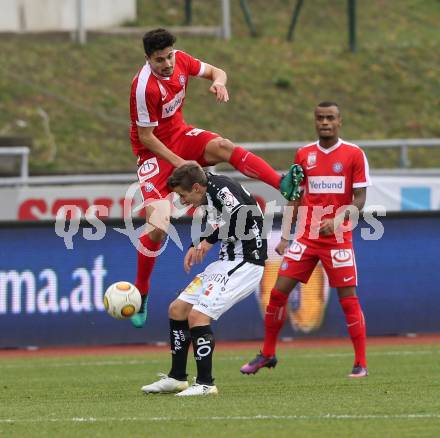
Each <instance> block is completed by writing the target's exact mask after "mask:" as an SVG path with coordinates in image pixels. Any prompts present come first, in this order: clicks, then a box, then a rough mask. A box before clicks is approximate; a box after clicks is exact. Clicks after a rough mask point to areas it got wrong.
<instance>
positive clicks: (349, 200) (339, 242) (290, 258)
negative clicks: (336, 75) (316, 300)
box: [240, 102, 371, 377]
mask: <svg viewBox="0 0 440 438" xmlns="http://www.w3.org/2000/svg"><path fill="white" fill-rule="evenodd" d="M341 122H342V119H341V115H340V112H339V108H338V105H337V104H336V103H334V102H322V103H320V104H319V105H318V106H317V107H316V109H315V126H316V131H317V133H318V136H319V141H318V142H316V143H312V144H309V145H307V146H304V147H303V148H301V149H299V150H298V152H297V155H296V158H295V163H296V164H298V165H300V166H301V167H302V168H303V170H304V180H303V183H302V185H301V189H302V197H301V199H299V200H297V201H293V202H290V203H289V205H290V206H291V207H293V209H292V208H291V209H290V212H291V215H290V217H288V215H287V214H285V217H284V218H283V226H282V237H281V240H280V242H279V244H278V245H277V247H276V249H275V250H276V251H277V252H278V254H280V255H283V254H284V258H283V261H282V264H281V266H280V269H279V271H278V277H277V280H276V283H275V286H274V288H273V289H272V291H271V294H270V300H269V304H268V306H267V308H266V314H265V320H264V323H265V337H264V346H263V350H262V351H261V353H260V354H258V355H257V357H256V358H255V359H254V360H252V361H251V362H249V363H247V364H246V365H244V366H242V367H241V369H240V371H241V372H242V373H243V374H255V373H256V372H257V371H258V370H259V369H260V368H262V367H268V368H271V367H274V366H275V365H276V364H277V358H276V356H275V347H276V342H277V337H278V334H279V332H280V331H281V328H282V326H283V324H284V321H285V319H286V305H287V299H288V297H289V294H290V292H291V291H292V289H293V288H294V287H295V286H296V284H297V283H298V281H300V282H302V283H307V281H308V280H309V278H310V275H311V274H312V272H313V269H314V268H315V266H316V264H317V263H318V261H319V260H320V261H321V263H322V264H323V266H324V269H325V271H326V272H327V275H328V277H329V283H330V286H331V287H334V288H336V289H337V292H338V296H339V302H340V304H341V306H342V310H343V312H344V314H345V319H346V322H347V328H348V333H349V335H350V338H351V340H352V343H353V347H354V353H355V359H354V366H353V369H352V372H351V373H350V374H349V377H366V376H367V375H368V370H367V362H366V353H365V344H366V328H365V319H364V315H363V313H362V309H361V306H360V304H359V301H358V297H357V296H356V286H357V270H356V261H355V256H354V252H353V244H352V234H351V226H350V223H349V217H350V213H352V212H353V210H354V212H355V213H358V212H359V211H360V210H361V209H362V208H363V206H364V204H365V199H366V193H367V186H369V185H371V182H370V177H369V170H368V162H367V159H366V157H365V154H364V153H363V151H362V150H361V149H360V148H359V147H358V146H356V145H354V144H351V143H347V142H346V141H344V140H341V139H340V138H339V136H338V130H339V128H340V126H341ZM286 219H287V221H286ZM293 221H296V222H297V226H296V230H295V239H294V240H293V242H292V243H291V244H290V246H289V237H287V236H289V235H290V228H291V225H292V222H293ZM286 250H287V251H286Z"/></svg>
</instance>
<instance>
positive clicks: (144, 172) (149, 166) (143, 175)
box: [138, 157, 160, 190]
mask: <svg viewBox="0 0 440 438" xmlns="http://www.w3.org/2000/svg"><path fill="white" fill-rule="evenodd" d="M159 170H160V169H159V163H158V162H157V158H156V157H153V158H149V159H148V160H145V161H144V162H143V163H142V165H141V166H140V167H139V169H138V177H139V181H140V182H141V183H143V182H144V181H146V180H147V179H150V178H152V177H153V176H154V175H157V174H158V173H159ZM153 189H154V187H153V188H152V189H151V190H153Z"/></svg>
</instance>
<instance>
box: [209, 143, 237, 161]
mask: <svg viewBox="0 0 440 438" xmlns="http://www.w3.org/2000/svg"><path fill="white" fill-rule="evenodd" d="M234 148H235V145H234V143H232V141H231V140H228V139H226V138H215V139H214V140H212V141H211V142H210V144H208V147H207V150H208V153H209V156H210V157H211V159H215V160H221V161H229V159H230V158H231V155H232V152H233V150H234Z"/></svg>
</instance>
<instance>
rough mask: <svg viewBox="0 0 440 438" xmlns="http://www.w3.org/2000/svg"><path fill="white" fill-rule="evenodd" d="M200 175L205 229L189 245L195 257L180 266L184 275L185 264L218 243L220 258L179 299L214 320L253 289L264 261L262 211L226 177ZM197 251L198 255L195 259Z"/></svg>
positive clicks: (257, 283) (195, 260)
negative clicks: (202, 178) (192, 248)
mask: <svg viewBox="0 0 440 438" xmlns="http://www.w3.org/2000/svg"><path fill="white" fill-rule="evenodd" d="M205 175H206V180H207V185H206V192H205V196H204V199H203V201H204V202H205V204H202V206H203V208H204V209H205V221H206V229H205V231H204V232H203V233H202V234H201V236H200V238H199V239H196V241H195V242H193V245H192V246H193V247H195V254H196V255H195V257H194V258H192V259H191V260H189V265H188V264H187V265H186V266H185V267H186V269H187V270H188V271H189V269H188V268H190V264H191V263H194V262H200V261H201V258H202V257H203V256H204V254H206V250H205V248H207V249H208V250H209V249H210V247H211V245H214V244H215V243H217V242H218V241H220V251H219V260H217V261H215V262H213V263H211V264H210V265H208V266H207V267H206V269H205V270H204V271H203V272H202V273H200V274H198V275H197V276H196V277H195V278H194V280H193V281H192V282H191V283H190V284H189V285H188V287H187V288H186V289H185V290H184V291H183V292H182V293H181V294H180V296H179V299H181V300H183V301H186V302H188V303H191V304H193V309H195V310H198V311H199V312H201V313H204V314H206V315H208V316H210V317H211V318H212V319H218V318H219V317H220V316H221V315H222V314H223V313H225V312H226V311H227V310H228V309H229V308H231V307H232V306H233V305H234V304H235V303H237V302H238V301H241V300H242V299H243V298H246V297H247V296H248V295H250V294H251V293H252V292H253V291H254V290H255V289H256V288H257V287H258V285H259V283H260V280H261V277H262V275H263V270H264V264H265V260H266V258H267V240H266V239H265V238H263V234H262V232H263V213H262V211H261V209H260V207H259V205H258V204H257V202H256V200H255V198H254V197H253V196H252V195H251V194H250V193H249V192H248V191H247V190H246V189H245V188H244V187H242V186H241V185H240V184H239V183H237V182H236V181H234V180H232V179H231V178H229V177H227V176H224V175H215V174H212V173H209V172H206V173H205ZM181 199H182V197H181ZM182 201H183V202H185V200H183V199H182ZM206 244H209V246H207V245H206ZM198 251H201V254H199V255H197V252H198ZM189 257H191V256H189Z"/></svg>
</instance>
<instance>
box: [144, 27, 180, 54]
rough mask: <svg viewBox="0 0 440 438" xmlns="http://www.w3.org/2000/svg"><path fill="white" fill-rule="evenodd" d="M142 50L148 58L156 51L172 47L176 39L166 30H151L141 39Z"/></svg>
mask: <svg viewBox="0 0 440 438" xmlns="http://www.w3.org/2000/svg"><path fill="white" fill-rule="evenodd" d="M142 41H143V42H144V50H145V53H146V54H147V55H148V56H151V55H152V54H153V53H154V52H155V51H156V50H163V49H166V48H167V47H172V46H174V43H175V42H176V37H175V36H174V35H173V34H172V33H170V32H168V31H167V30H166V29H162V28H159V29H153V30H150V31H149V32H147V33H146V34H145V35H144V37H143V38H142Z"/></svg>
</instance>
